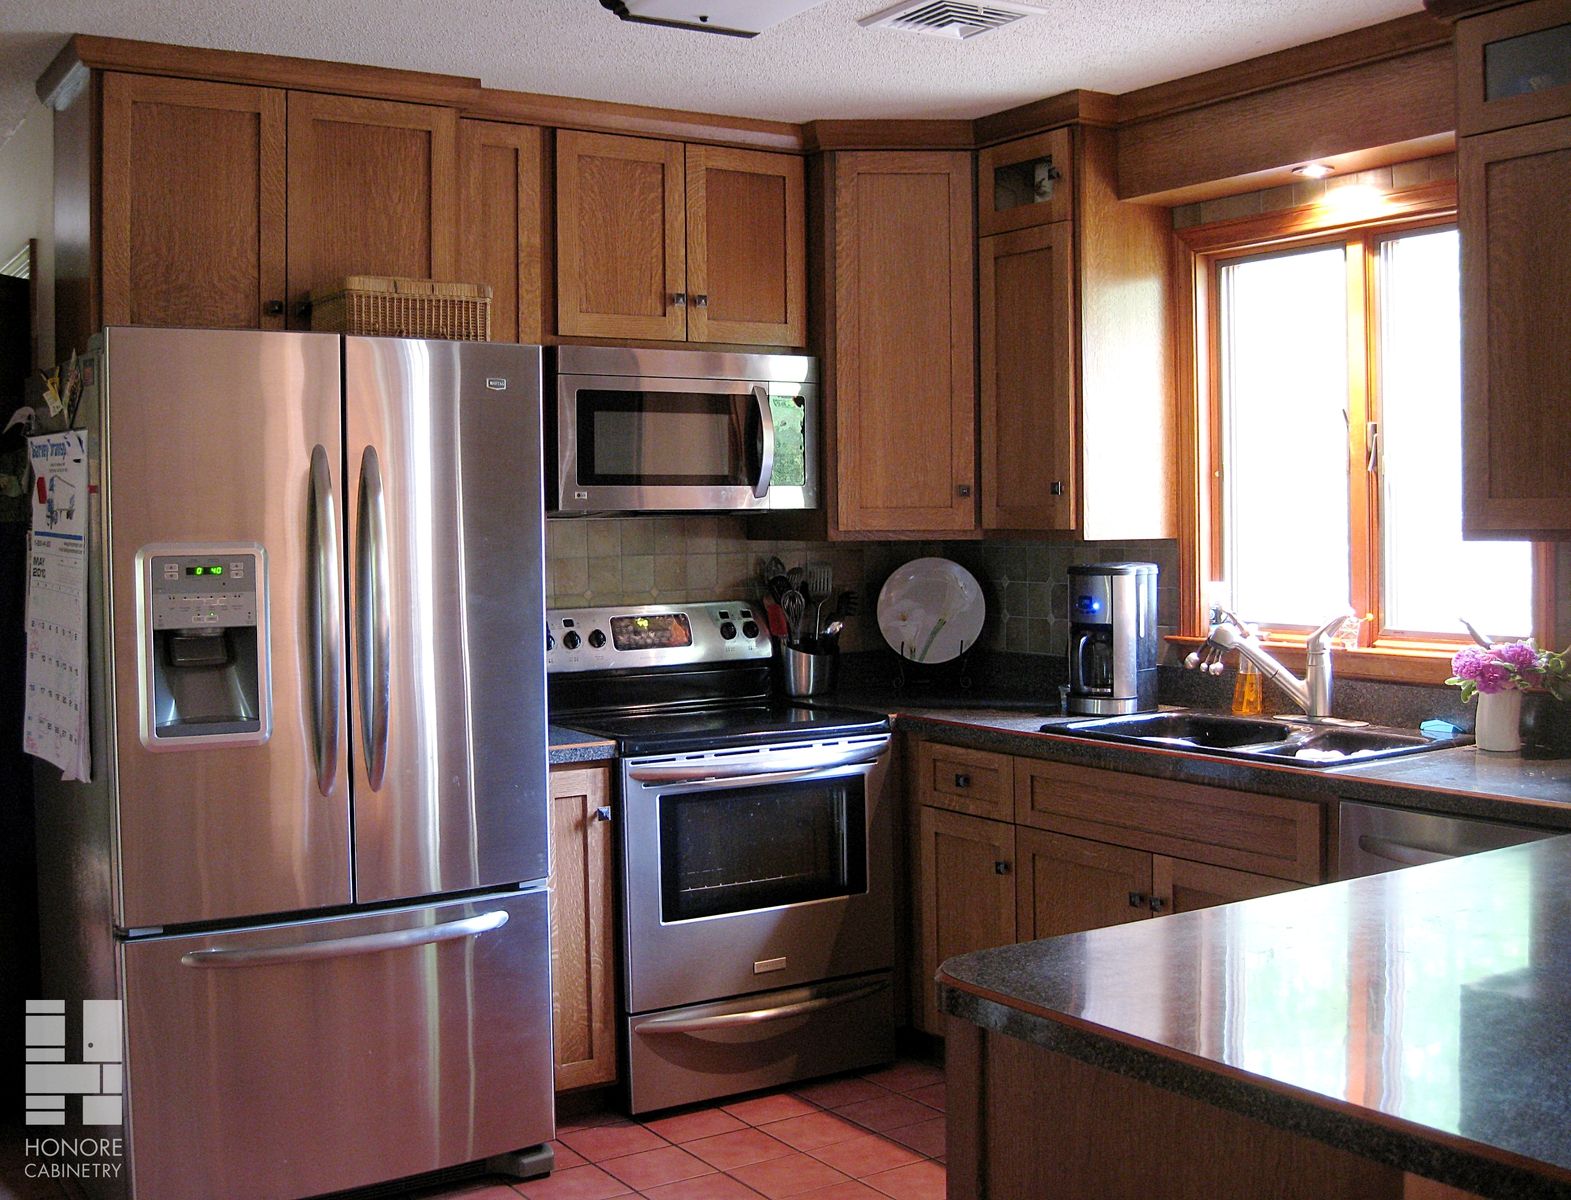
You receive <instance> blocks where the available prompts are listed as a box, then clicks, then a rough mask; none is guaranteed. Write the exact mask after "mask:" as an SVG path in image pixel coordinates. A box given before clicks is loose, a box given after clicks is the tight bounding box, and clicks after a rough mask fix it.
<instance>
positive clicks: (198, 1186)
mask: <svg viewBox="0 0 1571 1200" xmlns="http://www.w3.org/2000/svg"><path fill="white" fill-rule="evenodd" d="M546 897H547V893H546V892H545V891H544V890H532V891H528V892H509V893H505V894H501V895H494V896H483V897H479V898H474V899H469V900H465V901H461V902H449V903H446V904H436V905H429V906H423V907H411V908H400V909H393V910H388V911H384V912H378V913H372V914H364V915H354V916H348V917H338V918H328V919H322V920H317V921H304V922H294V923H291V924H287V925H275V926H268V927H264V928H255V929H246V930H240V931H235V932H230V933H214V934H200V935H190V936H177V937H156V938H148V939H145V940H139V941H132V942H128V943H125V944H123V945H122V947H121V954H122V965H123V976H122V978H123V979H124V997H125V1001H126V1012H125V1020H126V1030H127V1038H126V1095H127V1103H128V1108H129V1113H128V1121H129V1127H130V1135H131V1136H130V1146H131V1154H132V1157H131V1178H132V1195H133V1197H135V1198H137V1200H185V1198H187V1197H189V1198H190V1200H212V1198H213V1197H216V1196H222V1197H225V1198H226V1200H250V1198H256V1200H261V1198H263V1197H266V1198H269V1200H281V1198H287V1197H301V1196H315V1195H318V1194H320V1193H323V1192H329V1191H337V1190H339V1189H341V1188H349V1187H355V1186H359V1185H362V1184H368V1183H374V1182H378V1181H381V1180H388V1179H395V1178H400V1177H402V1176H405V1175H411V1174H415V1173H417V1172H421V1171H430V1170H434V1169H436V1168H439V1167H445V1166H450V1165H454V1164H459V1163H464V1162H470V1161H473V1160H477V1159H481V1158H485V1157H488V1156H490V1155H493V1154H499V1153H503V1152H506V1151H509V1150H516V1149H519V1148H522V1147H525V1146H531V1145H534V1144H536V1143H539V1142H542V1141H545V1140H547V1139H549V1138H550V1137H551V1136H552V1134H553V1132H554V1129H553V1109H552V1087H551V1021H550V1012H551V980H550V967H549V961H550V960H549V955H548V953H547V943H546V937H547V915H546Z"/></svg>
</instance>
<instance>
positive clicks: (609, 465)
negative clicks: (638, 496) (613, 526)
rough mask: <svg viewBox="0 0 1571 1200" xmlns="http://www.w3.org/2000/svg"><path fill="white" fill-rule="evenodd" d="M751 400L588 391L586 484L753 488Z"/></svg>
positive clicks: (584, 404)
mask: <svg viewBox="0 0 1571 1200" xmlns="http://www.w3.org/2000/svg"><path fill="white" fill-rule="evenodd" d="M753 409H754V405H753V404H752V401H751V398H750V397H749V396H748V395H746V394H743V395H741V396H725V395H717V394H712V393H704V392H638V391H612V390H605V391H602V390H595V389H590V388H584V389H582V390H580V391H579V393H578V454H579V461H578V481H579V482H580V483H583V484H599V485H601V486H608V487H642V486H655V485H662V484H663V485H671V486H678V487H680V486H683V485H741V484H751V482H752V474H756V470H755V471H753V472H752V473H750V467H752V466H753V464H752V461H751V458H752V451H751V446H752V443H753V441H755V440H756V436H757V435H756V433H754V434H753V435H752V436H751V437H750V436H749V429H748V426H749V425H754V426H756V424H757V419H756V418H755V417H752V416H751V414H752V412H753Z"/></svg>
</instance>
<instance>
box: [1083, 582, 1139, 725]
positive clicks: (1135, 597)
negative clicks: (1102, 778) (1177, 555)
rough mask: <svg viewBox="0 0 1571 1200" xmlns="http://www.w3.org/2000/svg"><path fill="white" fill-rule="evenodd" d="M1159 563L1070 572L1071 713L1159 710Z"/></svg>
mask: <svg viewBox="0 0 1571 1200" xmlns="http://www.w3.org/2000/svg"><path fill="white" fill-rule="evenodd" d="M1156 661H1157V634H1156V564H1155V563H1147V562H1128V563H1097V564H1095V565H1092V566H1073V567H1070V568H1069V711H1070V712H1072V713H1080V714H1082V715H1091V716H1115V715H1118V714H1122V713H1136V712H1150V711H1151V710H1153V709H1155V708H1156V682H1157V677H1156Z"/></svg>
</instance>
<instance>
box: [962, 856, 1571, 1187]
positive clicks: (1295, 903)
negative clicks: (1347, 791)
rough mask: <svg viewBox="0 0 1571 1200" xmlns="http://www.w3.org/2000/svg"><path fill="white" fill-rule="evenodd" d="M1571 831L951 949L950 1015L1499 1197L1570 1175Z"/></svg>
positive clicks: (1568, 1181)
mask: <svg viewBox="0 0 1571 1200" xmlns="http://www.w3.org/2000/svg"><path fill="white" fill-rule="evenodd" d="M1568 879H1571V837H1565V838H1553V839H1550V840H1548V841H1541V842H1534V843H1531V844H1528V845H1523V846H1513V847H1510V848H1508V849H1505V850H1496V851H1491V852H1489V853H1487V854H1477V855H1472V856H1470V857H1467V858H1459V859H1453V860H1451V861H1448V862H1443V863H1435V864H1432V865H1430V866H1423V867H1414V868H1411V869H1409V870H1404V871H1395V872H1391V873H1389V874H1385V875H1376V876H1370V877H1368V878H1363V879H1355V880H1350V881H1348V882H1345V883H1334V884H1326V885H1324V886H1321V887H1317V888H1311V889H1306V890H1303V891H1296V892H1287V893H1283V894H1280V895H1276V896H1268V897H1265V898H1262V899H1257V900H1246V901H1243V902H1241V903H1237V904H1230V905H1226V906H1223V907H1221V908H1212V909H1206V910H1203V911H1200V912H1192V913H1181V914H1178V915H1175V916H1169V917H1163V918H1161V919H1160V920H1154V921H1142V922H1137V923H1133V924H1129V925H1120V926H1115V927H1113V928H1109V929H1099V930H1093V931H1091V932H1088V933H1080V934H1071V935H1068V936H1065V937H1058V938H1050V939H1047V940H1045V941H1040V942H1030V943H1024V944H1021V945H1015V946H1003V947H999V948H998V949H994V950H984V951H979V952H977V953H974V954H966V955H960V956H958V957H956V958H952V959H950V960H949V961H947V962H946V963H944V965H943V967H942V968H941V970H940V972H939V977H938V978H939V1005H940V1007H941V1008H942V1009H943V1010H944V1011H946V1012H948V1013H951V1014H953V1015H955V1016H957V1017H962V1018H964V1019H966V1020H969V1021H972V1022H974V1023H975V1024H977V1025H980V1026H982V1027H984V1028H986V1029H989V1030H995V1031H998V1032H1002V1033H1005V1034H1008V1035H1010V1036H1014V1037H1018V1038H1021V1039H1023V1040H1026V1041H1030V1042H1034V1043H1037V1044H1039V1045H1042V1046H1045V1047H1047V1048H1049V1049H1052V1050H1055V1051H1058V1052H1061V1053H1064V1054H1067V1055H1069V1056H1071V1057H1073V1058H1077V1059H1080V1060H1082V1061H1085V1062H1089V1063H1093V1064H1095V1065H1098V1066H1102V1067H1105V1068H1107V1069H1109V1070H1113V1071H1116V1072H1118V1073H1121V1074H1124V1075H1129V1076H1133V1077H1135V1078H1139V1079H1143V1080H1145V1081H1147V1082H1149V1083H1152V1084H1154V1085H1156V1086H1159V1087H1163V1088H1166V1089H1168V1090H1171V1091H1175V1092H1179V1093H1182V1094H1185V1095H1189V1096H1192V1097H1195V1098H1197V1099H1200V1100H1204V1101H1206V1102H1208V1103H1211V1104H1214V1105H1217V1106H1218V1107H1221V1108H1226V1109H1230V1110H1232V1111H1235V1112H1238V1113H1242V1114H1244V1115H1247V1116H1251V1117H1254V1118H1256V1119H1258V1120H1261V1121H1265V1122H1266V1123H1268V1124H1271V1125H1275V1126H1277V1127H1279V1128H1284V1129H1289V1130H1292V1131H1295V1132H1299V1133H1303V1134H1305V1135H1308V1136H1310V1137H1314V1138H1318V1139H1320V1140H1322V1141H1325V1142H1327V1143H1329V1144H1332V1145H1336V1146H1340V1147H1342V1148H1344V1149H1347V1150H1350V1151H1352V1152H1354V1153H1358V1154H1362V1155H1364V1156H1365V1157H1368V1158H1372V1159H1376V1160H1378V1161H1381V1162H1385V1163H1388V1164H1390V1165H1392V1166H1396V1167H1399V1168H1401V1169H1403V1170H1408V1171H1414V1172H1416V1173H1419V1174H1422V1175H1426V1176H1429V1177H1431V1178H1434V1179H1439V1180H1441V1181H1443V1182H1447V1183H1450V1184H1453V1185H1454V1186H1457V1187H1461V1188H1464V1189H1467V1190H1469V1191H1476V1192H1480V1193H1482V1194H1485V1195H1490V1196H1511V1197H1538V1196H1556V1197H1568V1196H1571V1019H1568V1017H1567V1013H1568V1012H1571V893H1568V889H1567V884H1566V881H1567V880H1568Z"/></svg>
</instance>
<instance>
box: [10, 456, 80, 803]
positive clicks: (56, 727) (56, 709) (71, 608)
mask: <svg viewBox="0 0 1571 1200" xmlns="http://www.w3.org/2000/svg"><path fill="white" fill-rule="evenodd" d="M28 453H29V457H30V458H31V460H32V464H33V497H32V499H33V520H32V533H31V537H30V540H29V548H28V555H27V563H28V571H27V711H26V716H25V718H24V722H23V727H22V749H24V750H25V751H26V752H27V753H29V754H32V755H36V756H37V757H39V758H42V759H45V760H46V761H48V762H51V763H54V765H55V766H57V767H59V768H60V770H61V773H62V778H64V779H81V780H86V779H88V778H89V777H90V774H91V768H92V763H91V758H90V754H89V746H88V726H87V715H88V714H87V447H86V443H85V442H84V440H83V437H82V434H81V433H80V432H78V431H76V430H68V431H67V432H65V433H51V434H45V435H43V436H41V437H34V438H29V439H28Z"/></svg>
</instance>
